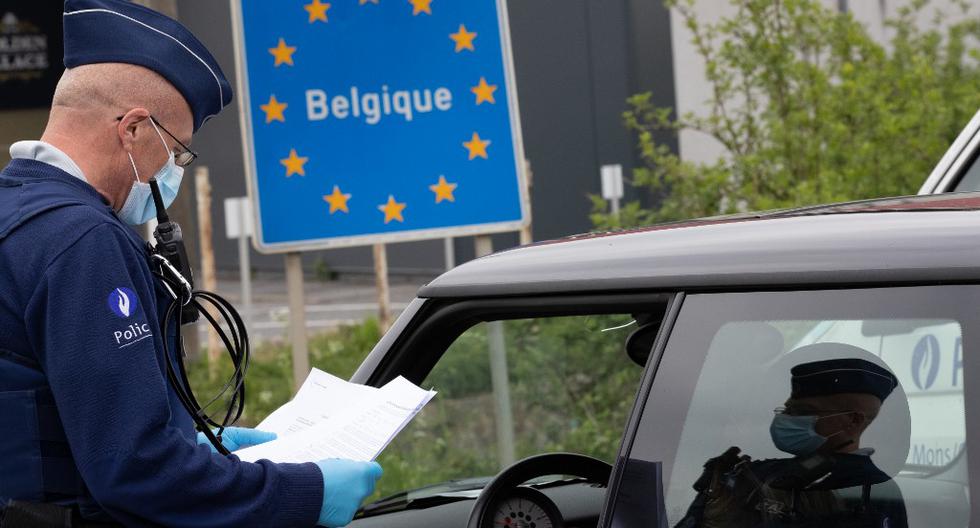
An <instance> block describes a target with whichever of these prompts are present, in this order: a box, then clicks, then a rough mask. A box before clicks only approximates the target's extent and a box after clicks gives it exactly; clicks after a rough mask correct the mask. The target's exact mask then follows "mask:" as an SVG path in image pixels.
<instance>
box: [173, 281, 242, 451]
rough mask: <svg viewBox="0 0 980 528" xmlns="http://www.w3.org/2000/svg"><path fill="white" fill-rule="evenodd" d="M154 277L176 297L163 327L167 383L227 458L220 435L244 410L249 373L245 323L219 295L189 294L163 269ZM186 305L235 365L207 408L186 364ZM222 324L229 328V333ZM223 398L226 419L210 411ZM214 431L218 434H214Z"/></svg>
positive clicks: (195, 421)
mask: <svg viewBox="0 0 980 528" xmlns="http://www.w3.org/2000/svg"><path fill="white" fill-rule="evenodd" d="M154 274H155V275H156V276H157V277H158V278H160V280H162V281H163V283H164V284H165V285H166V286H167V288H168V289H169V290H170V292H171V293H173V296H174V300H173V301H172V302H171V303H170V305H169V306H168V307H167V309H166V311H165V313H164V319H163V323H162V328H161V330H162V331H163V336H164V339H163V346H164V356H165V359H166V364H167V380H168V381H169V382H170V385H171V387H173V390H174V393H176V395H177V398H178V399H179V400H180V403H181V405H183V407H184V409H186V410H187V412H188V414H190V415H191V418H192V419H193V420H194V423H195V425H196V426H197V429H198V430H199V431H200V432H202V433H203V434H204V436H205V437H207V439H208V440H209V441H210V442H211V444H212V445H214V448H215V449H217V450H218V452H219V453H221V454H223V455H227V454H229V451H228V449H227V448H225V447H224V446H223V445H222V444H221V434H222V433H223V432H224V430H225V428H226V427H229V426H231V425H234V424H235V422H237V421H238V419H239V418H241V416H242V412H243V411H244V410H245V375H246V374H247V372H248V362H249V355H250V351H249V341H248V332H247V330H246V328H245V323H244V321H243V320H242V318H241V315H239V313H238V311H237V310H235V307H234V306H232V305H231V303H229V302H228V301H227V300H225V299H224V298H223V297H221V296H220V295H218V294H216V293H213V292H207V291H192V292H189V291H188V289H187V288H185V287H182V286H181V283H180V280H179V279H178V278H177V277H168V276H167V275H168V274H167V272H166V269H165V268H164V267H161V268H160V269H159V270H158V271H154ZM206 305H207V306H209V307H211V308H213V310H214V312H216V315H217V317H215V315H213V314H212V313H211V312H210V311H209V310H207V309H205V308H206ZM185 306H191V307H193V308H194V309H196V310H197V311H198V313H200V314H201V315H203V316H204V318H205V319H206V320H207V321H208V324H210V325H211V327H212V328H213V329H214V331H215V333H217V335H218V337H219V338H221V342H222V343H223V344H224V347H225V350H226V351H227V352H228V355H229V356H230V357H231V361H232V364H233V366H234V371H233V372H232V375H231V376H230V377H229V378H228V380H227V381H226V382H225V384H224V386H223V387H222V388H221V390H220V391H219V392H218V394H216V395H214V397H212V398H211V399H210V400H209V401H208V402H207V403H205V404H204V405H201V403H200V402H199V400H198V398H197V397H196V396H195V394H194V391H193V389H192V388H191V384H190V380H189V379H188V376H187V369H186V367H185V365H184V357H185V353H184V345H183V336H182V334H181V327H182V326H183V312H184V307H185ZM222 323H224V325H225V326H227V329H228V331H227V332H226V331H225V328H223V326H222ZM171 325H173V327H174V328H175V330H174V334H175V339H174V341H173V343H174V344H175V349H174V350H170V348H171V347H170V340H169V339H168V336H169V335H170V331H171ZM229 391H230V395H229ZM224 399H227V400H228V407H227V409H225V410H224V412H223V416H220V417H219V416H218V414H219V413H211V412H209V409H210V408H211V406H213V405H214V404H215V403H217V402H219V401H222V400H224ZM212 428H215V429H216V431H212Z"/></svg>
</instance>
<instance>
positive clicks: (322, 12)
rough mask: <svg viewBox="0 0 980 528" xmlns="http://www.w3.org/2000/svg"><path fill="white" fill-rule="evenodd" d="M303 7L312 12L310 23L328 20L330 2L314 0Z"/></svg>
mask: <svg viewBox="0 0 980 528" xmlns="http://www.w3.org/2000/svg"><path fill="white" fill-rule="evenodd" d="M303 9H305V10H306V11H307V12H309V13H310V24H312V23H314V22H316V21H317V20H322V21H323V22H326V21H327V11H328V10H329V9H330V4H322V3H320V0H313V3H312V4H306V5H305V6H303ZM290 64H292V63H290Z"/></svg>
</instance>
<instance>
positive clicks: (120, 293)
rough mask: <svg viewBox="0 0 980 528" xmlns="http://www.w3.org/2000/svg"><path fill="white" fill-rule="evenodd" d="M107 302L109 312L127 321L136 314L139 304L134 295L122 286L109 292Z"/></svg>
mask: <svg viewBox="0 0 980 528" xmlns="http://www.w3.org/2000/svg"><path fill="white" fill-rule="evenodd" d="M107 302H108V304H109V310H111V311H112V313H114V314H116V315H117V316H118V317H121V318H123V319H129V317H130V316H132V315H133V314H134V313H136V308H137V305H138V304H139V301H138V300H137V297H136V293H135V292H134V291H133V290H131V289H129V288H125V287H122V286H120V287H118V288H116V289H114V290H112V291H111V292H109V298H108V299H107Z"/></svg>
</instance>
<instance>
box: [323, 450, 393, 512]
mask: <svg viewBox="0 0 980 528" xmlns="http://www.w3.org/2000/svg"><path fill="white" fill-rule="evenodd" d="M316 465H317V466H320V471H321V472H322V473H323V505H322V506H320V520H319V521H317V524H319V525H320V526H327V527H329V528H335V527H337V526H347V525H348V524H349V523H350V522H351V520H352V519H354V514H355V513H357V509H358V508H359V507H360V506H361V502H363V501H364V499H366V498H367V497H368V496H369V495H371V494H372V493H374V484H375V483H376V482H377V481H378V479H379V478H381V466H380V465H378V463H377V462H356V461H354V460H341V459H338V458H331V459H329V460H321V461H319V462H317V463H316Z"/></svg>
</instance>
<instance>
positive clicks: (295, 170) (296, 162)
mask: <svg viewBox="0 0 980 528" xmlns="http://www.w3.org/2000/svg"><path fill="white" fill-rule="evenodd" d="M309 160H310V158H303V157H300V156H298V155H297V154H296V149H292V150H290V151H289V157H288V158H286V159H281V160H279V163H282V164H283V166H285V167H286V177H287V178H288V177H290V176H292V175H293V174H299V175H300V176H306V171H305V170H303V165H305V164H306V162H307V161H309Z"/></svg>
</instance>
